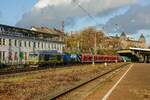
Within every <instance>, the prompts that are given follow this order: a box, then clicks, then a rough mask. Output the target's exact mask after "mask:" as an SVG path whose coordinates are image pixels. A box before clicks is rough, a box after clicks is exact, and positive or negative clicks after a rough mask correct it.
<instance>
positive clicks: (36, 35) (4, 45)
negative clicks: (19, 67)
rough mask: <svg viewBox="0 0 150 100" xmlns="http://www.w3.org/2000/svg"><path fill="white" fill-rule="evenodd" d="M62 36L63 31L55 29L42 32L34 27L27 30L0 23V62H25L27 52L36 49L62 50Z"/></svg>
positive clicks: (27, 56) (27, 55)
mask: <svg viewBox="0 0 150 100" xmlns="http://www.w3.org/2000/svg"><path fill="white" fill-rule="evenodd" d="M43 29H44V28H43ZM47 30H48V28H47ZM63 37H64V33H63V32H61V31H59V30H56V29H49V31H46V32H44V31H38V30H37V29H36V28H32V30H28V29H23V28H17V27H12V26H7V25H0V63H8V64H18V63H20V64H22V63H25V62H26V61H28V58H29V53H30V52H34V51H36V50H58V51H60V52H63V47H64V46H65V44H64V38H63Z"/></svg>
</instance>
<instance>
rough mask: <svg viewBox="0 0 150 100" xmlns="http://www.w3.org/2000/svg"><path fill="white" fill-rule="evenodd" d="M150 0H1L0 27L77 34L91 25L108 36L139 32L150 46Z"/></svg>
mask: <svg viewBox="0 0 150 100" xmlns="http://www.w3.org/2000/svg"><path fill="white" fill-rule="evenodd" d="M149 9H150V0H1V3H0V24H7V25H12V26H17V27H23V28H30V27H31V26H47V27H54V28H61V22H62V21H64V23H65V31H66V32H70V31H79V30H82V29H83V28H85V27H88V26H92V27H96V28H97V29H100V30H103V31H104V32H106V33H108V34H109V35H115V34H118V33H121V32H126V33H127V34H128V35H130V36H132V37H135V38H138V37H139V36H140V35H141V33H143V34H144V35H145V36H146V39H147V41H148V44H149V45H150V10H149Z"/></svg>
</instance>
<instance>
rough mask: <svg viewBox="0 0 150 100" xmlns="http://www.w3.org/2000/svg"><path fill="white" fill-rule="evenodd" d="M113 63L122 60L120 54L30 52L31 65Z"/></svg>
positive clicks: (29, 62)
mask: <svg viewBox="0 0 150 100" xmlns="http://www.w3.org/2000/svg"><path fill="white" fill-rule="evenodd" d="M93 60H94V62H95V63H104V62H108V63H112V62H121V61H122V58H121V57H120V56H119V55H92V54H84V53H81V54H72V53H60V52H58V51H57V50H41V51H35V52H31V53H30V54H29V61H28V64H29V65H45V64H49V65H56V64H77V63H80V64H83V63H92V62H93Z"/></svg>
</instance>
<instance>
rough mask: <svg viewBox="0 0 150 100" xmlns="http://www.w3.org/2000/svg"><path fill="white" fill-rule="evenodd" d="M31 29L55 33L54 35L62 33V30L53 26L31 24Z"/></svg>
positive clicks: (61, 34)
mask: <svg viewBox="0 0 150 100" xmlns="http://www.w3.org/2000/svg"><path fill="white" fill-rule="evenodd" d="M31 30H34V31H38V32H43V33H48V34H56V35H60V36H63V35H64V32H62V31H60V30H58V29H55V28H48V27H36V26H32V27H31Z"/></svg>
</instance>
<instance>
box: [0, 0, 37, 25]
mask: <svg viewBox="0 0 150 100" xmlns="http://www.w3.org/2000/svg"><path fill="white" fill-rule="evenodd" d="M36 2H37V0H1V3H0V12H1V15H0V23H2V24H8V25H15V24H16V22H17V21H19V20H20V19H21V17H22V15H23V14H24V13H25V12H28V11H29V10H30V9H31V8H32V7H33V5H34V4H35V3H36Z"/></svg>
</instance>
